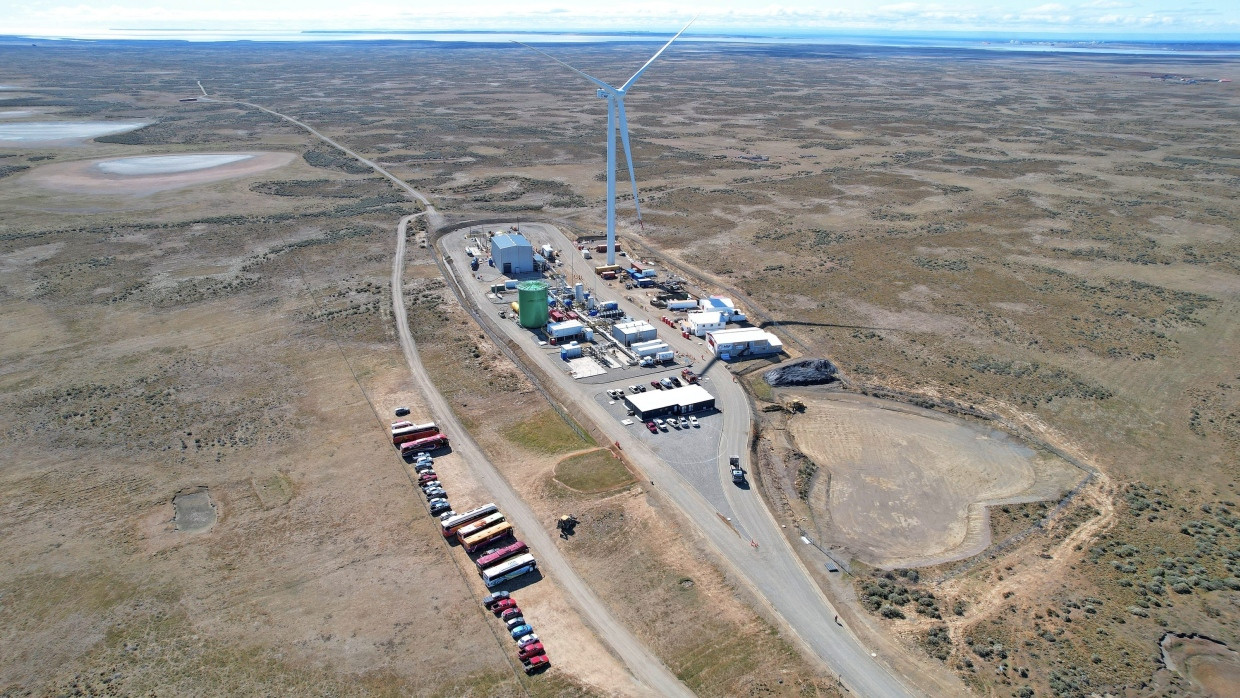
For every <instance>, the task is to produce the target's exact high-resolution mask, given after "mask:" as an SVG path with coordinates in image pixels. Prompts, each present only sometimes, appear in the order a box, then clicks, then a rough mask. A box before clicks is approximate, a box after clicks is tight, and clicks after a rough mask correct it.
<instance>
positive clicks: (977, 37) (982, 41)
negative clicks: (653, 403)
mask: <svg viewBox="0 0 1240 698" xmlns="http://www.w3.org/2000/svg"><path fill="white" fill-rule="evenodd" d="M668 35H669V34H668V33H651V32H588V31H544V32H539V31H407V32H406V31H349V30H342V31H330V30H323V31H292V30H273V31H226V30H167V31H163V30H140V29H133V30H126V29H116V30H108V31H104V32H99V33H97V34H93V35H90V36H84V37H74V38H73V39H68V38H67V37H66V38H65V40H74V41H80V40H86V41H189V42H340V41H410V42H427V43H437V44H509V43H511V42H513V41H521V42H524V43H561V44H567V43H575V44H585V43H620V42H663V41H666V40H667V38H668ZM36 38H40V39H43V40H61V37H55V36H44V37H36ZM679 41H680V42H681V43H699V44H705V43H716V44H718V43H723V44H768V45H807V44H808V45H819V46H872V47H884V48H912V49H915V48H926V49H970V50H978V51H1000V52H1037V53H1080V54H1112V55H1134V56H1137V55H1174V56H1240V38H1236V37H1202V38H1194V37H1175V38H1163V39H1159V38H1151V37H1140V38H1131V37H1127V38H1126V37H1122V36H1109V37H1105V38H1101V39H1099V38H1084V39H1082V38H1071V37H1051V36H1031V35H1019V36H1014V34H1001V33H995V34H982V33H978V34H962V35H947V34H944V35H935V34H911V33H910V34H903V33H883V32H873V33H851V34H846V33H829V32H822V33H810V32H804V33H783V34H780V33H769V34H759V33H735V34H721V33H710V34H696V35H695V34H692V33H690V34H686V35H684V36H682V37H681V38H680V39H679Z"/></svg>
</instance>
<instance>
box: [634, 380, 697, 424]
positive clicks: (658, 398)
mask: <svg viewBox="0 0 1240 698" xmlns="http://www.w3.org/2000/svg"><path fill="white" fill-rule="evenodd" d="M624 403H625V405H626V406H627V407H628V408H629V409H631V410H633V412H634V413H635V414H636V416H637V418H638V419H640V420H642V421H646V420H649V419H654V418H655V417H662V416H663V415H665V414H689V413H690V412H698V411H700V410H709V409H712V408H714V406H715V396H714V395H711V394H710V393H708V392H706V389H705V388H703V387H702V386H700V385H686V386H684V387H683V388H673V389H671V390H651V391H650V392H648V393H634V394H632V395H625V396H624Z"/></svg>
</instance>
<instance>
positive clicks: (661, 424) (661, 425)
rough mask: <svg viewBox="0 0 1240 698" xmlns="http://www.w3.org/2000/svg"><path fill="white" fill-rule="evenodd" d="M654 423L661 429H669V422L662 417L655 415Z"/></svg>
mask: <svg viewBox="0 0 1240 698" xmlns="http://www.w3.org/2000/svg"><path fill="white" fill-rule="evenodd" d="M654 425H655V426H656V427H658V428H659V429H660V430H661V431H667V422H665V421H663V418H662V417H655V418H654Z"/></svg>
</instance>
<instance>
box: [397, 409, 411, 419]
mask: <svg viewBox="0 0 1240 698" xmlns="http://www.w3.org/2000/svg"><path fill="white" fill-rule="evenodd" d="M407 414H409V408H408V407H397V408H396V416H397V417H404V416H405V415H407Z"/></svg>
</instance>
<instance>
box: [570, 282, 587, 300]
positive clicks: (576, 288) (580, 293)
mask: <svg viewBox="0 0 1240 698" xmlns="http://www.w3.org/2000/svg"><path fill="white" fill-rule="evenodd" d="M585 294H586V291H585V288H584V287H582V285H581V284H580V283H577V284H574V285H573V300H575V301H577V302H578V303H581V302H583V301H585V299H586V295H585Z"/></svg>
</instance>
